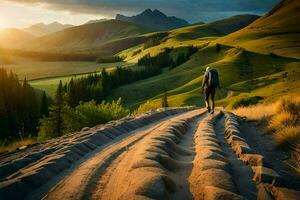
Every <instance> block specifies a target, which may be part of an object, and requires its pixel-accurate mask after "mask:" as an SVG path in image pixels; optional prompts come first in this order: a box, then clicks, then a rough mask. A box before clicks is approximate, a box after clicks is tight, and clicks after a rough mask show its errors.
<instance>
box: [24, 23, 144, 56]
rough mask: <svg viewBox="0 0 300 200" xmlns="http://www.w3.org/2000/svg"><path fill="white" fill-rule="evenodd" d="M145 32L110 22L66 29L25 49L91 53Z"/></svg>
mask: <svg viewBox="0 0 300 200" xmlns="http://www.w3.org/2000/svg"><path fill="white" fill-rule="evenodd" d="M145 32H147V30H146V29H144V28H142V27H140V26H137V25H135V24H132V23H128V22H122V21H117V20H108V21H104V22H100V23H93V24H85V25H81V26H76V27H72V28H68V29H64V30H62V31H59V32H55V33H52V34H50V35H46V36H43V37H40V38H37V39H36V40H33V41H32V42H30V44H27V45H25V46H24V47H28V48H29V49H33V50H46V51H63V52H67V51H68V52H74V51H80V50H81V51H82V50H89V51H91V50H93V49H97V48H99V47H101V45H104V44H107V43H109V42H113V41H116V40H120V39H124V38H128V37H135V36H139V35H141V34H143V33H145ZM125 48H126V47H125Z"/></svg>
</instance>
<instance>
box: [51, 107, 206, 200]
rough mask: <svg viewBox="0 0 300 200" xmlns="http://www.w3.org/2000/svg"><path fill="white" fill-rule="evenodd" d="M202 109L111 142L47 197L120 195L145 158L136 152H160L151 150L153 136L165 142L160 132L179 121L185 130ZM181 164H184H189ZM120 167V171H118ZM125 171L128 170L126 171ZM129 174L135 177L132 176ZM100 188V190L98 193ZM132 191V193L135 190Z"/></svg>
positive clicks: (181, 150)
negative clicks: (107, 193)
mask: <svg viewBox="0 0 300 200" xmlns="http://www.w3.org/2000/svg"><path fill="white" fill-rule="evenodd" d="M203 112H204V111H203V110H195V111H190V112H187V113H184V114H180V115H178V116H174V117H171V118H169V119H168V120H164V121H162V122H160V123H159V124H158V125H156V126H152V127H150V128H148V129H145V130H143V131H139V132H137V133H135V134H132V135H131V136H129V137H126V138H125V139H123V140H121V141H120V142H115V143H113V144H111V145H110V146H109V147H107V148H105V149H104V150H103V151H101V152H99V153H98V154H96V155H94V156H93V157H91V158H90V159H89V160H87V161H86V162H84V163H83V164H82V165H80V166H79V167H78V168H77V169H76V170H74V171H73V172H72V173H71V174H70V175H68V176H67V177H66V178H65V179H64V180H63V181H62V182H61V183H59V184H58V185H56V187H55V188H54V189H52V190H51V191H50V192H49V193H48V194H47V196H46V197H45V199H91V198H95V197H96V198H97V199H101V198H103V199H117V197H114V196H113V194H115V193H116V190H118V191H119V192H120V193H119V194H122V193H121V189H120V188H122V187H120V186H123V185H124V184H125V185H126V184H127V182H128V181H127V178H128V177H126V176H127V175H129V174H130V172H131V171H132V169H131V168H132V167H133V168H136V166H135V165H139V164H141V163H140V162H141V161H143V157H141V156H140V155H139V156H138V157H137V156H135V155H134V154H136V153H138V154H139V153H143V152H151V151H157V149H152V150H151V149H149V148H148V147H151V145H150V144H149V142H150V143H151V141H153V140H152V139H153V138H156V139H159V140H160V141H162V140H161V138H159V137H160V136H161V134H160V133H163V132H164V131H165V130H167V129H168V130H169V131H174V130H175V129H173V130H172V124H173V125H174V123H175V125H176V123H177V124H178V123H179V126H180V127H179V128H180V129H186V128H187V122H186V121H185V120H188V121H189V120H192V119H194V118H195V117H197V116H199V115H201V114H202V113H203ZM145 143H147V144H145ZM171 145H172V144H171ZM176 151H177V153H179V154H184V155H186V154H188V155H190V154H191V152H189V151H188V150H185V149H180V150H179V149H176ZM174 153H175V152H174ZM177 153H176V154H177ZM174 155H175V154H174ZM162 158H163V157H162ZM164 158H165V157H164ZM164 158H163V159H164ZM165 161H166V162H168V160H167V159H166V160H164V161H163V162H165ZM182 164H183V165H185V164H186V163H182ZM120 169H121V171H120V172H119V170H120ZM126 172H128V173H127V174H126ZM142 176H144V174H142ZM145 176H147V174H145ZM129 177H135V176H131V175H129ZM110 183H112V184H113V186H112V187H110V186H109V185H110ZM141 185H145V184H141ZM107 188H110V189H111V192H110V193H109V194H110V196H109V197H107V198H104V197H105V191H110V190H109V189H107ZM97 190H100V191H101V192H100V193H97ZM103 190H104V191H103ZM97 194H101V195H100V197H99V196H96V195H97ZM130 194H133V192H132V193H130Z"/></svg>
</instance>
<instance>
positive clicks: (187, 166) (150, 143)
mask: <svg viewBox="0 0 300 200" xmlns="http://www.w3.org/2000/svg"><path fill="white" fill-rule="evenodd" d="M202 113H203V111H202ZM196 114H197V113H196ZM193 115H195V114H193ZM198 115H199V114H197V116H198ZM188 118H191V119H188ZM194 118H195V116H192V117H191V116H189V117H178V119H172V120H171V121H170V122H168V123H166V125H164V126H161V127H159V128H158V129H155V130H153V133H151V134H149V135H147V136H146V137H145V138H144V139H143V141H141V142H140V143H141V144H138V145H136V146H133V147H131V148H130V149H129V150H128V151H127V152H124V154H123V155H122V158H120V160H119V161H117V160H116V161H115V162H114V164H113V165H112V166H111V168H110V169H109V170H107V171H106V173H105V174H104V176H102V177H99V180H98V183H97V184H96V187H95V189H94V191H93V193H92V196H91V197H90V199H95V200H96V199H103V200H104V199H105V200H107V199H124V198H125V199H126V198H131V199H135V198H142V196H144V198H145V197H149V198H150V197H152V198H156V199H157V198H158V197H159V196H168V198H170V199H192V195H191V193H190V191H189V183H188V181H187V177H188V176H189V174H190V172H191V169H192V163H191V162H192V160H193V157H194V155H195V152H194V148H193V145H194V137H193V136H194V133H195V130H196V128H197V125H198V122H199V120H201V119H202V115H201V116H199V117H196V119H194ZM185 120H186V121H185ZM190 120H192V121H191V122H189V121H190ZM176 123H179V124H180V123H183V124H185V123H186V124H185V125H186V126H188V127H187V128H186V129H185V128H183V127H181V128H183V129H185V130H183V129H181V130H180V128H178V126H180V125H178V124H177V125H176ZM181 125H182V124H181ZM172 131H175V132H177V133H176V134H177V135H176V134H175V133H174V134H175V135H172ZM168 133H171V134H168ZM171 138H173V140H174V141H175V143H173V140H172V139H171ZM175 138H177V139H178V140H177V139H175ZM154 143H155V145H154ZM167 143H168V144H167ZM168 145H174V146H173V147H170V146H169V147H168ZM160 148H162V149H163V150H162V149H160ZM172 148H173V150H170V149H172ZM145 154H146V156H145ZM160 156H165V157H160ZM150 157H152V159H157V157H160V158H161V159H157V160H154V161H153V160H152V159H150V160H148V158H150ZM150 162H151V163H150ZM170 162H171V163H172V165H170ZM149 169H151V170H154V171H156V172H155V173H154V174H153V176H154V177H159V178H160V177H162V178H165V179H167V180H169V181H170V182H172V183H166V185H167V186H166V191H165V190H163V191H155V192H154V193H153V190H156V189H158V190H160V189H161V188H156V187H155V183H157V181H155V180H153V179H152V180H149V181H150V182H152V184H153V183H154V185H153V186H151V187H147V181H145V182H143V181H142V183H140V184H138V185H135V184H132V182H133V183H134V182H135V181H136V180H134V179H136V178H132V176H131V175H132V174H135V175H136V176H137V177H138V176H140V178H141V179H143V178H145V179H147V173H149V171H151V170H149ZM139 170H141V171H143V173H145V177H143V174H142V173H134V171H139ZM147 170H149V171H147ZM159 170H161V171H163V172H162V173H163V175H162V174H160V173H159V172H158V171H159ZM150 173H151V172H150ZM127 178H128V179H127ZM132 179H133V180H132ZM128 181H129V182H128ZM173 183H175V185H176V186H175V185H173V186H170V184H171V185H172V184H173ZM126 184H132V188H129V190H130V191H131V192H128V190H127V189H123V191H122V188H124V185H126ZM152 184H150V185H152ZM168 184H169V185H168ZM140 186H145V187H144V188H143V190H144V191H142V193H144V194H139V193H141V191H139V189H140V188H139V187H140ZM168 187H169V188H168ZM170 187H173V188H170ZM133 188H135V189H133ZM147 190H148V194H146V193H147ZM167 190H173V192H170V193H169V192H168V191H167ZM115 191H118V192H117V193H116V192H115ZM119 192H120V193H119ZM118 193H119V194H118ZM155 193H156V194H155ZM167 193H168V194H167ZM86 199H88V198H86Z"/></svg>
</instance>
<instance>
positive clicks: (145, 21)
mask: <svg viewBox="0 0 300 200" xmlns="http://www.w3.org/2000/svg"><path fill="white" fill-rule="evenodd" d="M116 20H121V21H126V22H131V23H134V24H138V25H141V26H144V27H146V28H151V29H153V30H156V31H163V30H170V29H174V28H180V27H183V26H187V25H189V23H188V22H187V21H186V20H184V19H180V18H177V17H173V16H172V17H168V16H167V15H165V14H164V13H163V12H161V11H159V10H157V9H154V10H151V9H146V10H144V11H143V12H142V13H140V14H138V15H135V16H131V17H128V16H124V15H121V14H117V15H116Z"/></svg>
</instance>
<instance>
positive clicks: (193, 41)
mask: <svg viewBox="0 0 300 200" xmlns="http://www.w3.org/2000/svg"><path fill="white" fill-rule="evenodd" d="M257 18H258V16H256V15H238V16H234V17H230V18H227V19H224V20H219V21H216V22H212V23H209V24H200V25H192V26H187V27H184V28H179V29H175V30H172V31H169V32H164V33H166V36H165V37H164V38H162V39H161V42H160V44H159V45H156V46H154V47H152V48H148V49H144V48H143V45H139V46H136V47H133V48H131V49H128V50H125V51H123V52H121V53H120V54H119V55H120V56H122V57H125V58H126V59H125V60H126V61H127V62H137V60H138V59H139V58H141V57H143V56H144V55H146V54H148V53H150V54H151V55H153V56H154V55H156V54H158V53H160V52H161V51H162V49H164V48H166V47H180V46H189V45H194V46H199V47H201V46H203V45H207V44H208V43H209V42H210V41H213V40H215V39H216V38H217V37H220V36H224V35H226V34H228V33H232V32H234V31H237V30H239V29H241V28H243V27H245V26H247V25H249V24H250V23H251V22H253V21H254V20H256V19H257ZM148 36H149V35H148ZM138 51H140V53H138V54H136V53H135V52H138Z"/></svg>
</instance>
